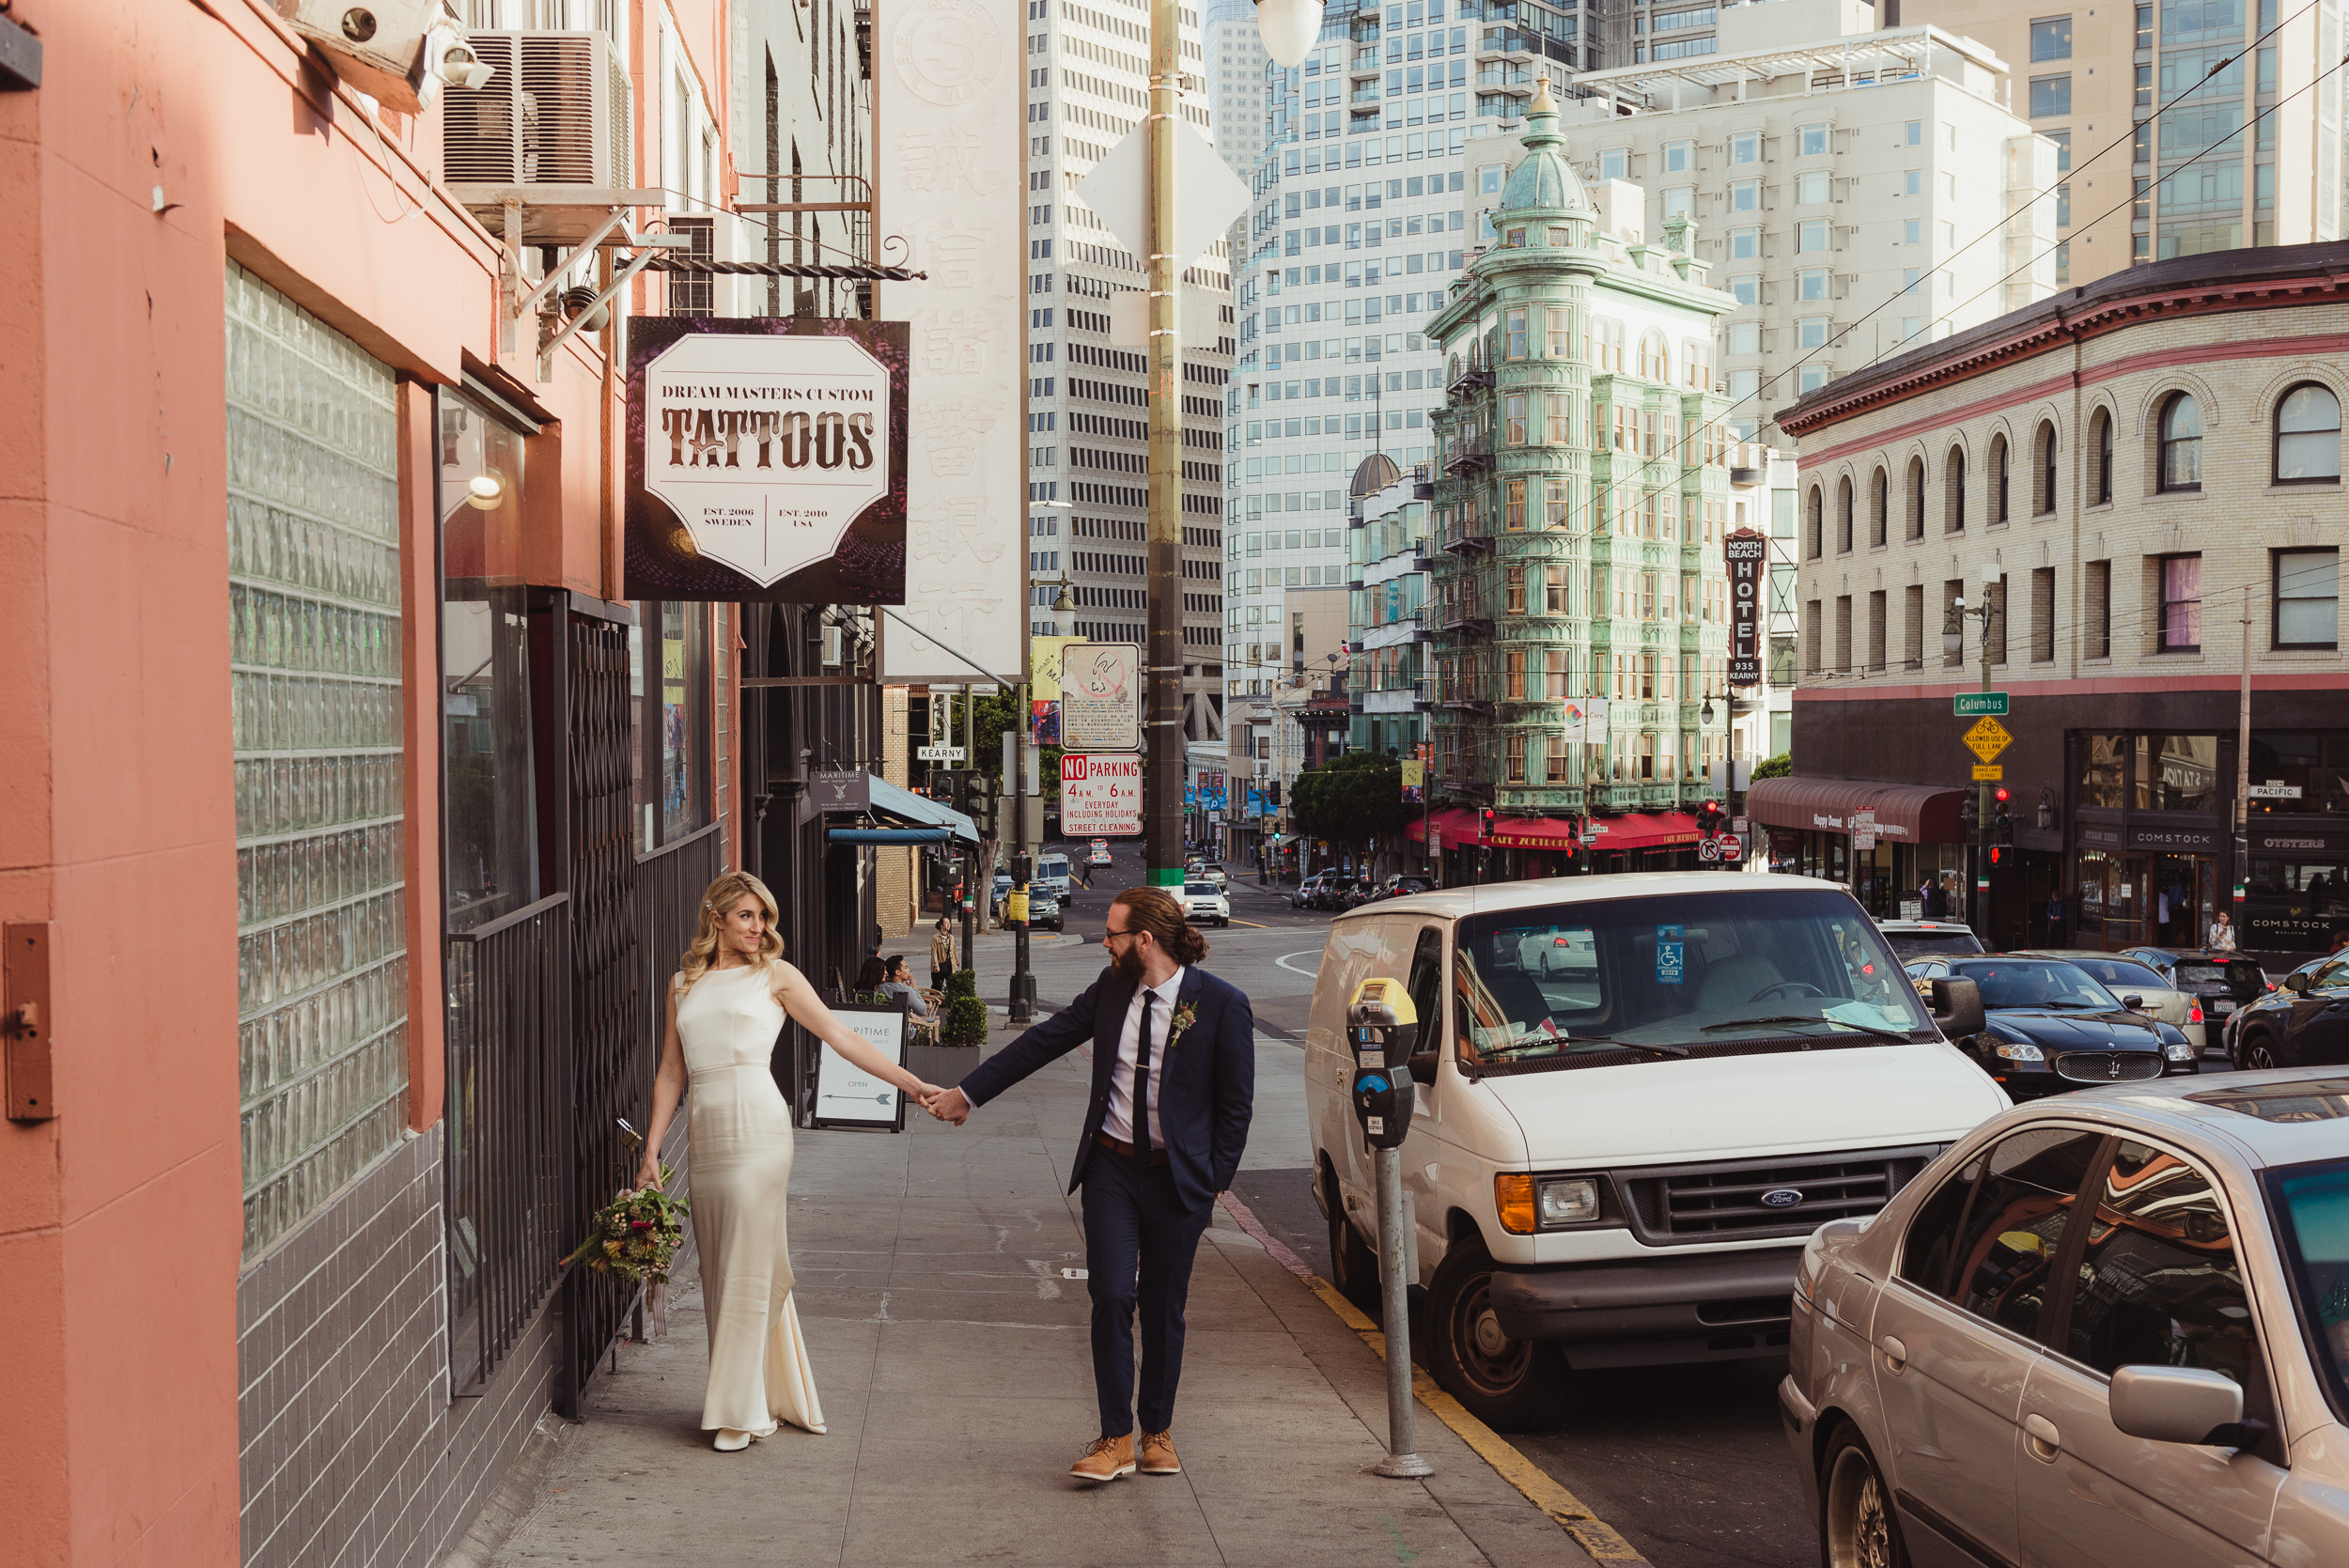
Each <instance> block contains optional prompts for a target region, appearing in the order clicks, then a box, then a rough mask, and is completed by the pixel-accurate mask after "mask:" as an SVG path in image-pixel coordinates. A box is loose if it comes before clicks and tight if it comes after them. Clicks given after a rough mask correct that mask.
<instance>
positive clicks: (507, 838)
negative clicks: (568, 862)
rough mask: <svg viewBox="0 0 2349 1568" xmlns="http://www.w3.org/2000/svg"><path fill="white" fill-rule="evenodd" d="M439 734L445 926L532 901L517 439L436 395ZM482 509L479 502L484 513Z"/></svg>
mask: <svg viewBox="0 0 2349 1568" xmlns="http://www.w3.org/2000/svg"><path fill="white" fill-rule="evenodd" d="M440 419H441V432H440V434H441V454H440V456H441V464H440V507H441V560H442V567H441V573H442V576H441V582H442V590H441V591H442V603H441V710H442V719H441V733H442V766H443V768H444V769H445V772H446V785H447V790H448V797H447V799H448V805H447V817H446V819H445V839H446V843H447V853H448V863H447V872H446V875H447V886H446V890H445V892H446V897H447V900H448V927H449V929H450V930H452V931H470V930H472V929H474V927H476V926H479V925H482V924H486V923H488V922H490V921H492V920H495V919H497V918H498V917H499V916H501V915H506V914H509V913H511V912H512V911H514V910H516V909H519V908H522V907H523V906H524V905H526V904H529V903H531V902H532V901H533V900H535V899H536V898H537V896H538V867H537V846H538V831H537V815H536V812H535V810H534V800H535V791H534V786H533V774H532V768H531V737H530V641H529V613H528V607H527V606H526V604H525V603H524V594H525V590H524V588H523V586H522V564H521V552H522V529H521V517H522V511H521V492H522V452H523V445H522V437H521V433H520V432H519V431H516V430H512V429H509V428H507V427H506V426H504V425H502V424H500V423H498V422H497V421H496V420H494V419H492V418H490V416H489V414H488V413H487V412H486V411H483V410H482V409H481V408H479V407H477V406H476V405H474V403H472V402H470V401H468V400H467V399H465V398H463V397H460V396H457V395H455V394H453V393H447V392H443V393H442V394H441V403H440ZM485 503H486V505H485Z"/></svg>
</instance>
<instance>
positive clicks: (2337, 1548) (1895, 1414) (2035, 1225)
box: [1779, 1067, 2349, 1568]
mask: <svg viewBox="0 0 2349 1568" xmlns="http://www.w3.org/2000/svg"><path fill="white" fill-rule="evenodd" d="M2075 1218H2077V1219H2080V1220H2081V1223H2079V1224H2077V1225H2075V1224H2073V1223H2072V1222H2071V1221H2072V1220H2073V1219H2075ZM1789 1364H1790V1367H1791V1370H1790V1371H1789V1373H1788V1374H1787V1376H1786V1379H1785V1381H1784V1382H1783V1383H1782V1384H1781V1385H1780V1389H1779V1401H1780V1405H1781V1413H1782V1415H1783V1416H1784V1418H1785V1429H1786V1433H1787V1436H1788V1440H1789V1442H1790V1443H1791V1444H1792V1446H1793V1450H1794V1455H1795V1460H1796V1465H1797V1469H1798V1470H1799V1472H1800V1474H1801V1477H1802V1482H1803V1485H1804V1487H1805V1490H1806V1493H1807V1495H1808V1498H1809V1499H1810V1502H1811V1504H1812V1508H1813V1510H1814V1516H1816V1517H1817V1518H1818V1519H1819V1521H1820V1532H1821V1536H1822V1538H1823V1541H1824V1545H1825V1547H1826V1551H1825V1554H1824V1555H1825V1560H1826V1562H1827V1563H1828V1568H1890V1565H1893V1564H1898V1563H1902V1562H1911V1563H1915V1564H1918V1565H1919V1568H1929V1565H1940V1564H1960V1563H2006V1564H2014V1565H2015V1568H2219V1565H2221V1564H2225V1565H2229V1568H2232V1565H2237V1564H2255V1563H2275V1564H2292V1565H2295V1568H2297V1565H2300V1564H2307V1565H2310V1568H2314V1565H2315V1564H2319V1563H2339V1562H2349V1380H2344V1369H2349V1070H2344V1069H2342V1068H2339V1067H2318V1068H2304V1069H2299V1070H2295V1071H2290V1072H2269V1073H2246V1074H2239V1075H2231V1076H2229V1077H2228V1078H2226V1079H2221V1080H2218V1081H2216V1082H2214V1081H2213V1080H2211V1079H2196V1078H2184V1079H2170V1080H2168V1081H2162V1082H2149V1083H2143V1084H2136V1085H2131V1086H2129V1087H2127V1088H2114V1089H2098V1090H2091V1091H2088V1092H2085V1093H2082V1094H2070V1095H2065V1096H2063V1097H2062V1098H2061V1099H2051V1100H2042V1101H2038V1102H2035V1103H2033V1104H2030V1105H2028V1106H2022V1107H2018V1108H2016V1109H2015V1110H2010V1111H2007V1112H2005V1113H2003V1114H2001V1115H1999V1116H1996V1117H1993V1118H1992V1119H1991V1120H1990V1121H1988V1122H1985V1123H1984V1124H1983V1126H1980V1127H1978V1128H1976V1129H1975V1130H1974V1131H1973V1132H1972V1133H1970V1134H1968V1136H1967V1137H1966V1138H1964V1139H1962V1140H1960V1141H1958V1142H1957V1143H1956V1144H1954V1145H1952V1147H1951V1148H1950V1149H1949V1150H1947V1151H1946V1152H1945V1153H1944V1154H1943V1155H1942V1156H1941V1157H1940V1158H1938V1159H1937V1160H1936V1161H1934V1162H1933V1163H1932V1164H1931V1165H1929V1166H1927V1167H1926V1168H1925V1170H1924V1171H1923V1172H1922V1173H1921V1174H1920V1175H1919V1176H1918V1177H1917V1178H1916V1179H1915V1180H1914V1181H1913V1182H1911V1183H1910V1184H1909V1185H1908V1186H1907V1187H1906V1188H1904V1189H1903V1190H1902V1191H1901V1193H1900V1194H1899V1195H1898V1196H1897V1197H1895V1198H1894V1199H1893V1200H1892V1202H1891V1203H1889V1204H1887V1205H1886V1206H1885V1208H1884V1209H1883V1210H1882V1211H1881V1212H1879V1213H1878V1214H1877V1215H1876V1216H1875V1218H1874V1219H1869V1220H1865V1221H1861V1220H1848V1219H1839V1220H1833V1221H1830V1222H1829V1223H1828V1224H1827V1225H1825V1226H1823V1227H1821V1229H1820V1230H1819V1231H1818V1232H1817V1233H1816V1234H1814V1235H1813V1236H1812V1238H1811V1240H1810V1242H1809V1243H1808V1244H1807V1245H1806V1247H1805V1248H1804V1250H1803V1255H1802V1261H1801V1263H1800V1265H1798V1267H1797V1274H1796V1280H1795V1302H1794V1321H1793V1326H1792V1343H1791V1344H1790V1347H1789Z"/></svg>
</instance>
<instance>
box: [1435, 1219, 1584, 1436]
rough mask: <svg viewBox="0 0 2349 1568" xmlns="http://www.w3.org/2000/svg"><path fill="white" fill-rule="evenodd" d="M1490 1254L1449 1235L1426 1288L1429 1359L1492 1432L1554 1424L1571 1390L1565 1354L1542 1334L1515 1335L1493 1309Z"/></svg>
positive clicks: (1473, 1242)
mask: <svg viewBox="0 0 2349 1568" xmlns="http://www.w3.org/2000/svg"><path fill="white" fill-rule="evenodd" d="M1493 1274H1494V1265H1493V1260H1492V1255H1491V1254H1490V1253H1488V1252H1486V1250H1485V1247H1484V1244H1483V1243H1482V1242H1480V1241H1478V1240H1476V1239H1474V1238H1473V1237H1470V1238H1467V1239H1464V1240H1462V1241H1460V1242H1457V1243H1455V1245H1454V1246H1453V1247H1452V1249H1451V1250H1449V1251H1447V1252H1445V1253H1444V1255H1443V1262H1442V1263H1440V1264H1439V1265H1437V1266H1436V1278H1435V1280H1434V1281H1433V1282H1432V1283H1431V1284H1430V1285H1429V1286H1428V1289H1427V1326H1428V1336H1427V1338H1428V1344H1427V1365H1428V1370H1429V1371H1431V1372H1433V1373H1434V1374H1436V1381H1437V1382H1439V1383H1440V1384H1442V1385H1443V1387H1444V1389H1445V1390H1446V1391H1447V1392H1449V1393H1450V1394H1451V1395H1452V1397H1453V1398H1455V1399H1456V1400H1458V1401H1459V1402H1460V1403H1461V1404H1462V1405H1466V1406H1468V1409H1469V1411H1470V1414H1472V1415H1474V1416H1475V1417H1476V1418H1477V1420H1479V1421H1483V1422H1484V1423H1485V1424H1486V1425H1487V1426H1489V1427H1491V1428H1492V1429H1493V1430H1494V1431H1496V1432H1530V1431H1532V1430H1534V1429H1535V1428H1537V1427H1545V1426H1555V1425H1557V1424H1558V1422H1559V1421H1561V1420H1562V1419H1563V1417H1564V1416H1565V1413H1566V1406H1567V1405H1568V1403H1569V1402H1570V1400H1571V1398H1572V1394H1573V1380H1572V1379H1573V1374H1571V1373H1570V1372H1569V1371H1568V1370H1567V1368H1566V1358H1565V1357H1564V1356H1563V1355H1562V1354H1561V1353H1560V1352H1559V1349H1558V1347H1557V1346H1556V1345H1555V1344H1552V1343H1548V1341H1546V1340H1513V1339H1511V1338H1510V1337H1509V1336H1508V1335H1507V1334H1506V1333H1505V1332H1503V1331H1502V1329H1501V1320H1500V1318H1499V1316H1498V1315H1497V1314H1496V1313H1495V1312H1494V1311H1493V1305H1492V1283H1493Z"/></svg>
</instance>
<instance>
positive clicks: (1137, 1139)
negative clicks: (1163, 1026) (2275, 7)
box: [1134, 991, 1159, 1175]
mask: <svg viewBox="0 0 2349 1568" xmlns="http://www.w3.org/2000/svg"><path fill="white" fill-rule="evenodd" d="M1158 1001H1159V994H1158V992H1156V991H1144V992H1143V993H1142V1038H1141V1039H1140V1040H1139V1041H1138V1042H1136V1044H1135V1046H1134V1164H1135V1166H1136V1167H1137V1168H1139V1169H1140V1170H1141V1171H1142V1172H1143V1174H1144V1175H1147V1174H1148V1173H1149V1171H1150V1014H1151V1012H1152V1011H1153V1009H1155V1008H1156V1007H1157V1005H1158Z"/></svg>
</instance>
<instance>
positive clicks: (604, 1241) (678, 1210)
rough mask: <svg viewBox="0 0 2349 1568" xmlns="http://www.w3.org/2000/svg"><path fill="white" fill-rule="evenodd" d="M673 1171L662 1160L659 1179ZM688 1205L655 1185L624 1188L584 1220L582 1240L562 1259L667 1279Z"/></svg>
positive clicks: (633, 1276) (630, 1276)
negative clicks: (636, 1190)
mask: <svg viewBox="0 0 2349 1568" xmlns="http://www.w3.org/2000/svg"><path fill="white" fill-rule="evenodd" d="M672 1174H674V1172H671V1171H670V1169H669V1168H668V1167H667V1166H666V1165H663V1166H662V1167H661V1184H662V1186H665V1185H667V1183H668V1180H669V1178H670V1176H671V1175H672ZM691 1211H692V1205H691V1204H689V1203H686V1201H685V1200H684V1199H682V1198H672V1197H670V1196H669V1195H668V1194H667V1193H666V1192H664V1191H662V1190H661V1188H660V1187H648V1188H645V1189H644V1190H643V1191H642V1192H623V1193H621V1194H620V1195H619V1196H618V1197H616V1198H614V1199H613V1200H612V1202H611V1203H607V1204H605V1205H604V1206H603V1207H602V1208H601V1209H599V1210H598V1211H597V1213H596V1216H595V1218H594V1219H591V1220H589V1221H588V1224H587V1239H586V1240H585V1241H583V1242H581V1243H580V1244H579V1250H577V1251H576V1252H573V1253H572V1254H571V1255H570V1256H569V1257H568V1258H565V1259H564V1260H563V1261H564V1262H565V1263H579V1264H585V1265H587V1266H588V1267H589V1268H592V1269H594V1270H595V1271H596V1272H597V1273H599V1274H614V1275H617V1276H618V1277H619V1278H621V1279H623V1280H638V1281H641V1280H658V1281H661V1282H662V1283H664V1284H665V1283H666V1282H667V1281H668V1278H669V1260H670V1259H671V1258H674V1257H676V1256H677V1248H678V1247H680V1246H682V1245H683V1244H684V1241H685V1216H686V1215H687V1214H688V1213H690V1212H691Z"/></svg>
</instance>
